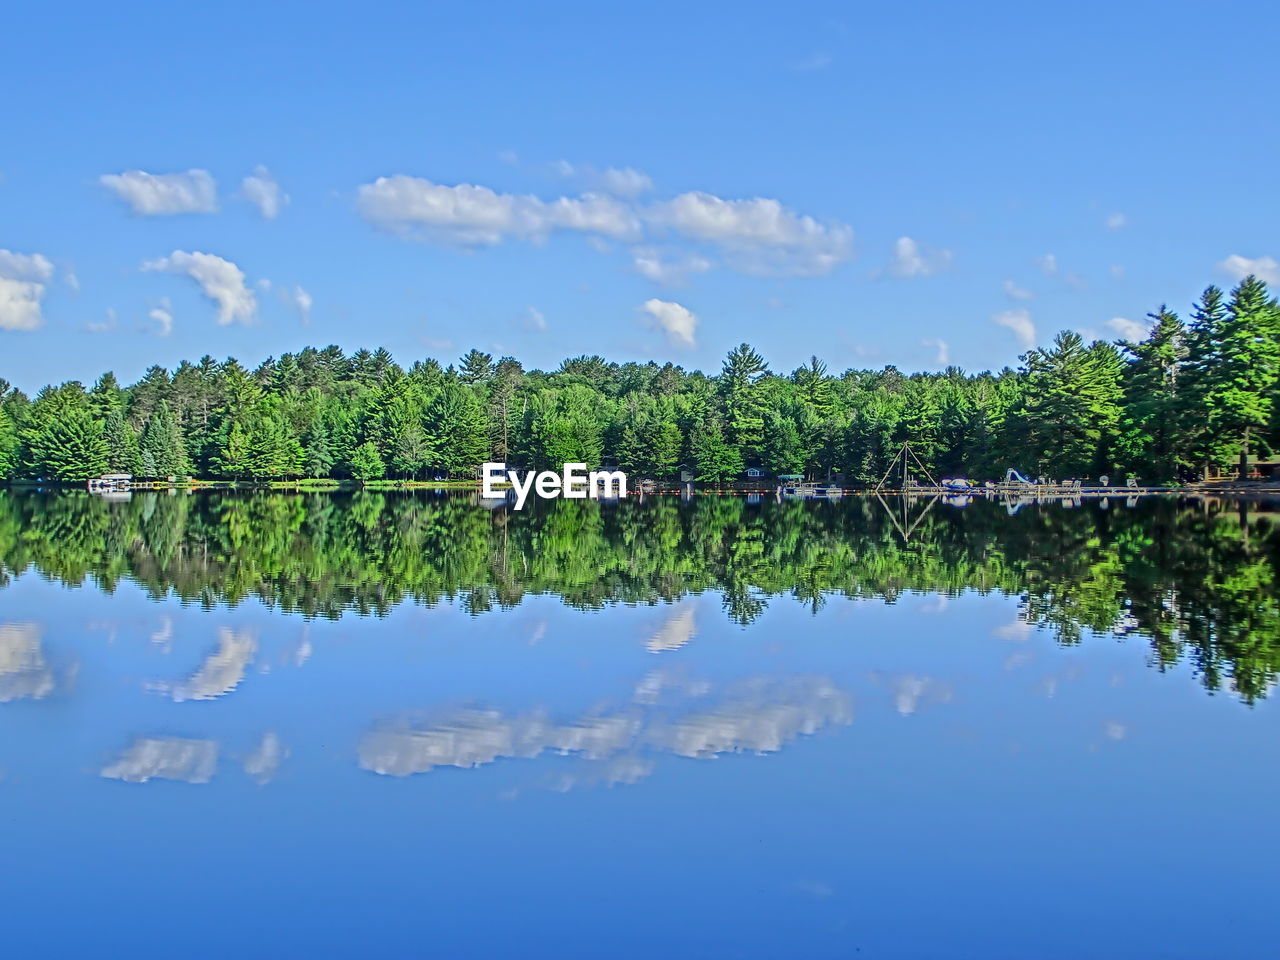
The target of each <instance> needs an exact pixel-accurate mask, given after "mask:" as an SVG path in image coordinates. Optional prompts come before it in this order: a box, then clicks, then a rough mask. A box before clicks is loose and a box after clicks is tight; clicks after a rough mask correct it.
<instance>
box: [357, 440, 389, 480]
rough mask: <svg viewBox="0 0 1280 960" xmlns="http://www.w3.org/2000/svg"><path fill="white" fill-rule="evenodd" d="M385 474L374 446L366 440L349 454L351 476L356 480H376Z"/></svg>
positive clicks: (384, 467) (385, 469)
mask: <svg viewBox="0 0 1280 960" xmlns="http://www.w3.org/2000/svg"><path fill="white" fill-rule="evenodd" d="M386 472H387V468H386V466H385V465H384V464H383V462H382V457H381V455H379V453H378V448H377V446H376V445H375V444H373V443H370V442H369V441H367V440H366V441H365V442H364V443H362V444H360V446H358V447H356V449H355V451H354V452H353V453H352V454H351V475H352V476H353V477H355V478H356V479H357V480H377V479H378V478H379V477H381V476H383V475H384V474H385V473H386Z"/></svg>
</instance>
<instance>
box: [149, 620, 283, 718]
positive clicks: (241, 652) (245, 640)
mask: <svg viewBox="0 0 1280 960" xmlns="http://www.w3.org/2000/svg"><path fill="white" fill-rule="evenodd" d="M152 639H153V640H154V639H155V638H154V637H153V638H152ZM257 651H258V641H257V639H256V638H255V637H254V636H253V635H252V634H251V633H249V632H247V631H244V632H240V633H237V632H234V631H232V630H228V629H227V628H226V627H222V628H220V629H219V630H218V649H217V650H215V651H214V652H213V653H211V654H209V656H208V657H207V658H206V659H205V661H204V664H203V665H202V666H201V667H200V669H199V670H197V671H196V672H195V673H194V674H192V675H191V676H190V677H188V678H187V679H186V680H183V681H182V682H181V683H175V684H166V683H156V684H152V689H153V690H156V691H158V692H160V693H163V694H165V695H166V696H168V697H169V698H170V699H171V700H173V701H174V702H175V703H181V702H182V701H184V700H212V699H214V698H215V697H221V696H223V695H224V694H227V693H230V692H231V691H232V690H234V689H235V688H236V687H237V686H239V685H240V681H241V680H243V679H244V673H245V670H246V669H247V668H248V666H249V664H251V663H252V662H253V657H254V654H255V653H257Z"/></svg>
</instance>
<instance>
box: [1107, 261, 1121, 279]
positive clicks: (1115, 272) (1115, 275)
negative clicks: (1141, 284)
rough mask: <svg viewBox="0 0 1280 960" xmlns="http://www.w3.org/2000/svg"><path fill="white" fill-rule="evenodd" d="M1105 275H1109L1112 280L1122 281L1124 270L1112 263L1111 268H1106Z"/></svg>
mask: <svg viewBox="0 0 1280 960" xmlns="http://www.w3.org/2000/svg"><path fill="white" fill-rule="evenodd" d="M1107 273H1109V274H1111V279H1112V280H1123V279H1124V275H1125V269H1124V267H1122V266H1121V265H1120V264H1118V263H1113V264H1112V265H1111V266H1109V267H1107Z"/></svg>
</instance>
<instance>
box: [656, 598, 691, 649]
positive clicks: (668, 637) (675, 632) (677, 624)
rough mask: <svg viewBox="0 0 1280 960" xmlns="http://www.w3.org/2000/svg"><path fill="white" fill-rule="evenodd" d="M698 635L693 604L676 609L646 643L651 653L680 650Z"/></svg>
mask: <svg viewBox="0 0 1280 960" xmlns="http://www.w3.org/2000/svg"><path fill="white" fill-rule="evenodd" d="M697 635H698V624H697V619H696V611H695V609H694V606H693V604H684V605H681V606H678V607H676V609H675V610H674V612H672V614H671V615H670V616H669V617H667V620H666V622H665V623H664V624H663V625H662V627H661V628H660V629H659V630H658V632H657V633H655V634H654V635H653V636H651V637H650V638H649V639H648V640H646V641H645V642H644V645H645V647H646V648H647V649H648V651H649V652H650V653H665V652H667V651H669V650H679V649H680V648H681V647H683V646H684V645H685V644H686V643H688V642H689V641H690V640H692V639H693V638H694V637H696V636H697Z"/></svg>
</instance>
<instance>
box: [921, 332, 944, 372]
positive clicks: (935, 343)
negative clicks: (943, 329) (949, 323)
mask: <svg viewBox="0 0 1280 960" xmlns="http://www.w3.org/2000/svg"><path fill="white" fill-rule="evenodd" d="M920 345H921V346H922V347H932V348H933V349H934V350H936V351H937V353H936V354H935V355H934V358H933V362H934V363H935V364H936V365H937V366H939V367H945V366H947V365H949V364H950V363H951V346H950V344H948V343H947V341H945V340H934V339H929V338H926V339H924V340H921V341H920Z"/></svg>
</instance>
